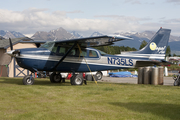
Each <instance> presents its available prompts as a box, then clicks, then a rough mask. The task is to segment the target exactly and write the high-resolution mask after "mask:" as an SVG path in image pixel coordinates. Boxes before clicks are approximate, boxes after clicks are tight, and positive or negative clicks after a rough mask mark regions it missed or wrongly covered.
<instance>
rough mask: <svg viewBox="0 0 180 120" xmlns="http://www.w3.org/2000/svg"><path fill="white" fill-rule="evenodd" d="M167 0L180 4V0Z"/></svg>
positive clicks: (167, 0)
mask: <svg viewBox="0 0 180 120" xmlns="http://www.w3.org/2000/svg"><path fill="white" fill-rule="evenodd" d="M166 2H169V3H174V4H176V5H177V4H178V5H180V0H166Z"/></svg>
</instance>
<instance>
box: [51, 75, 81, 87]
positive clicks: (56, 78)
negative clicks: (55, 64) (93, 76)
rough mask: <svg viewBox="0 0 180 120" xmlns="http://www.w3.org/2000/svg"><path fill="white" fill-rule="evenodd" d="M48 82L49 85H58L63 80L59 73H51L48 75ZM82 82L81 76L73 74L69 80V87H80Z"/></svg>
mask: <svg viewBox="0 0 180 120" xmlns="http://www.w3.org/2000/svg"><path fill="white" fill-rule="evenodd" d="M50 81H51V83H60V82H61V81H62V82H63V81H64V80H63V78H62V76H61V74H60V73H56V72H53V73H52V74H51V75H50ZM83 81H84V79H83V76H82V74H74V75H73V76H72V77H71V79H70V82H71V85H82V84H83Z"/></svg>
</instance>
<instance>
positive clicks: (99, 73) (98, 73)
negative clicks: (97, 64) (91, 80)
mask: <svg viewBox="0 0 180 120" xmlns="http://www.w3.org/2000/svg"><path fill="white" fill-rule="evenodd" d="M96 76H97V80H101V79H102V76H103V74H102V72H100V71H98V72H97V73H96Z"/></svg>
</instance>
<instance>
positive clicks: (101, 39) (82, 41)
mask: <svg viewBox="0 0 180 120" xmlns="http://www.w3.org/2000/svg"><path fill="white" fill-rule="evenodd" d="M121 40H132V38H129V37H125V36H120V35H109V36H108V35H105V36H98V37H87V38H78V39H70V40H61V41H55V43H75V42H77V43H78V44H79V45H80V46H82V47H95V46H105V45H112V44H113V43H114V42H116V41H121Z"/></svg>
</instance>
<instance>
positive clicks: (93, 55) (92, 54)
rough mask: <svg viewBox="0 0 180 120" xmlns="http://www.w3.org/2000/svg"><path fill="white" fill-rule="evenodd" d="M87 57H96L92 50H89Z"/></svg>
mask: <svg viewBox="0 0 180 120" xmlns="http://www.w3.org/2000/svg"><path fill="white" fill-rule="evenodd" d="M89 57H98V55H97V52H96V51H94V50H89Z"/></svg>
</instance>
